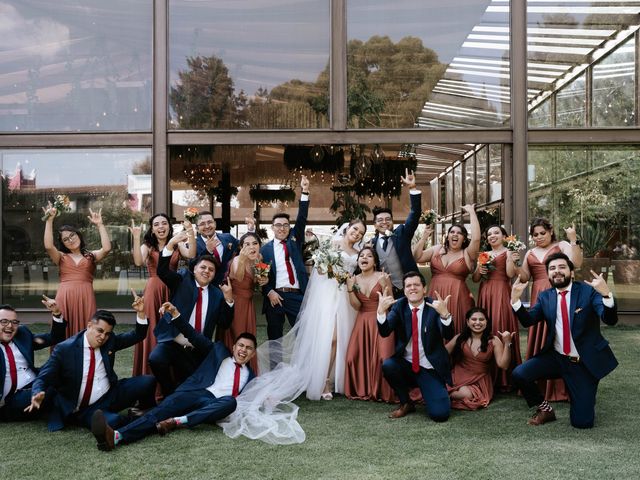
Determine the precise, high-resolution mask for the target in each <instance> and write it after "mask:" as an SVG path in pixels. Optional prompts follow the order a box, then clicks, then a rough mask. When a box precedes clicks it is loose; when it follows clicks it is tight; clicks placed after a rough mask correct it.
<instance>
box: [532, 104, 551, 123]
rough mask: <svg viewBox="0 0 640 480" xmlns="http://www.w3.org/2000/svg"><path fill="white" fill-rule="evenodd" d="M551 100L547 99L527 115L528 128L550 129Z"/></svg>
mask: <svg viewBox="0 0 640 480" xmlns="http://www.w3.org/2000/svg"><path fill="white" fill-rule="evenodd" d="M552 126H553V123H552V118H551V98H547V99H546V100H545V101H544V102H543V103H542V105H540V106H539V107H537V108H536V109H535V110H533V111H531V112H530V113H529V127H530V128H535V127H552Z"/></svg>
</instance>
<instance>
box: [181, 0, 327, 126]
mask: <svg viewBox="0 0 640 480" xmlns="http://www.w3.org/2000/svg"><path fill="white" fill-rule="evenodd" d="M329 29H330V26H329V2H327V1H325V0H292V1H287V2H281V1H279V0H264V1H260V2H256V1H252V0H235V1H233V2H194V1H189V0H169V69H170V72H169V73H170V74H169V79H170V91H169V106H170V110H169V126H170V128H174V129H194V130H195V129H247V128H253V129H256V128H326V127H327V126H328V121H327V116H328V111H329V38H330V37H329V33H330V30H329Z"/></svg>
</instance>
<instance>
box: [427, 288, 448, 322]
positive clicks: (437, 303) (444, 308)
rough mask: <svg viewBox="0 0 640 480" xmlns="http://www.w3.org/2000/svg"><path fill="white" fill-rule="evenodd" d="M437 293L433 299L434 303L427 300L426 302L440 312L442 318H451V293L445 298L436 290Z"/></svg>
mask: <svg viewBox="0 0 640 480" xmlns="http://www.w3.org/2000/svg"><path fill="white" fill-rule="evenodd" d="M435 294H436V299H435V300H434V301H433V303H429V302H425V304H426V305H427V306H428V307H431V308H433V309H434V310H435V311H436V312H438V314H439V315H440V318H449V316H450V315H451V314H450V313H449V299H451V295H447V296H446V298H445V299H444V300H443V299H442V297H441V296H440V294H439V293H438V292H437V291H436V292H435Z"/></svg>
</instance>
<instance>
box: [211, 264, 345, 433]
mask: <svg viewBox="0 0 640 480" xmlns="http://www.w3.org/2000/svg"><path fill="white" fill-rule="evenodd" d="M341 255H342V260H343V264H344V268H345V270H347V271H349V272H350V273H353V271H354V270H355V268H356V264H357V254H354V255H349V254H347V253H345V252H341ZM355 317H356V311H355V310H354V309H353V307H351V304H350V303H349V294H348V293H347V287H346V285H342V286H339V285H338V282H337V281H336V280H333V279H331V278H328V277H327V276H326V275H323V274H320V273H318V272H317V270H316V269H314V270H313V272H312V273H311V278H310V279H309V283H308V285H307V289H306V292H305V296H304V299H303V301H302V306H301V308H300V313H299V314H298V319H297V321H296V324H295V326H294V327H293V328H292V329H291V330H290V331H289V332H288V333H287V334H286V335H285V336H284V337H282V339H280V340H270V341H267V342H265V343H263V344H262V345H260V346H259V347H258V350H257V355H258V370H259V373H260V375H258V377H256V378H255V379H254V380H252V381H251V382H249V384H248V385H247V386H246V387H245V389H244V390H243V391H242V393H241V394H240V395H239V396H238V397H237V399H236V400H237V402H238V406H237V408H236V410H235V412H233V413H232V414H231V415H230V416H229V417H227V418H225V419H223V420H221V421H220V422H218V424H219V425H220V426H221V427H222V428H223V430H224V432H225V434H226V435H228V436H230V437H232V438H236V437H238V436H240V435H244V436H246V437H249V438H253V439H259V440H262V441H264V442H267V443H271V444H291V443H301V442H303V441H304V439H305V433H304V430H303V429H302V427H301V426H300V424H299V423H298V421H297V415H298V407H297V406H296V405H295V404H294V403H293V400H295V399H296V398H297V397H299V396H300V395H301V394H302V393H303V392H305V391H306V392H307V397H308V398H309V399H311V400H318V399H320V395H321V394H322V392H323V390H324V386H325V382H326V381H327V376H328V373H329V372H328V370H329V365H330V362H331V343H332V340H333V332H334V330H335V331H336V340H337V346H336V359H335V363H334V365H335V372H334V374H335V391H336V392H339V393H343V392H344V368H345V357H346V354H347V347H348V345H349V338H350V336H351V331H352V330H353V325H354V323H355ZM270 356H275V358H282V361H281V362H280V363H279V364H278V365H277V366H276V367H275V368H271V367H270V364H269V361H270Z"/></svg>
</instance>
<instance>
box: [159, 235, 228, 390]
mask: <svg viewBox="0 0 640 480" xmlns="http://www.w3.org/2000/svg"><path fill="white" fill-rule="evenodd" d="M171 253H172V251H171V249H169V248H167V247H165V248H164V249H163V250H162V253H161V255H160V260H159V261H158V276H159V277H160V278H161V279H162V281H163V282H164V283H166V284H167V286H168V287H169V290H170V291H171V301H172V302H173V304H174V305H175V306H176V308H178V310H179V311H180V312H182V315H183V316H184V317H185V318H186V319H187V321H188V322H189V323H190V324H191V326H192V327H193V328H195V329H196V330H197V331H198V332H201V333H202V334H203V335H204V336H206V337H207V338H212V337H213V333H214V329H215V328H216V326H217V327H218V328H229V326H230V325H231V322H232V320H233V293H232V291H231V285H230V282H229V281H227V283H226V284H223V285H222V286H221V287H218V286H217V285H216V284H215V283H213V280H214V278H215V275H216V265H217V263H218V262H217V261H216V260H215V258H214V257H212V256H210V255H202V256H200V257H196V259H195V261H194V262H193V265H191V266H190V267H189V269H188V270H187V269H183V270H181V271H180V272H174V271H172V270H171V269H170V268H169V261H170V259H171ZM153 333H154V334H155V336H156V339H157V341H158V344H157V345H156V347H155V348H154V349H153V351H152V352H151V354H150V355H149V365H150V367H151V371H152V372H153V375H154V376H155V377H156V379H157V380H158V383H159V384H160V388H161V389H162V393H163V395H164V396H167V395H169V394H171V393H172V392H173V391H174V390H175V388H176V386H177V385H179V384H180V383H182V382H183V381H184V380H185V379H186V378H187V377H188V376H189V375H191V374H192V373H193V372H194V371H195V370H196V368H198V366H199V365H200V362H202V360H203V359H204V355H203V354H202V352H199V351H198V350H196V349H194V348H193V345H191V344H190V343H189V341H188V340H187V339H186V338H185V337H184V335H182V334H181V333H180V332H179V331H178V329H177V328H176V327H175V326H174V325H173V324H172V323H171V317H169V316H168V315H165V316H163V317H162V318H161V319H160V320H159V321H158V324H157V325H156V328H155V329H154V331H153Z"/></svg>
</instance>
